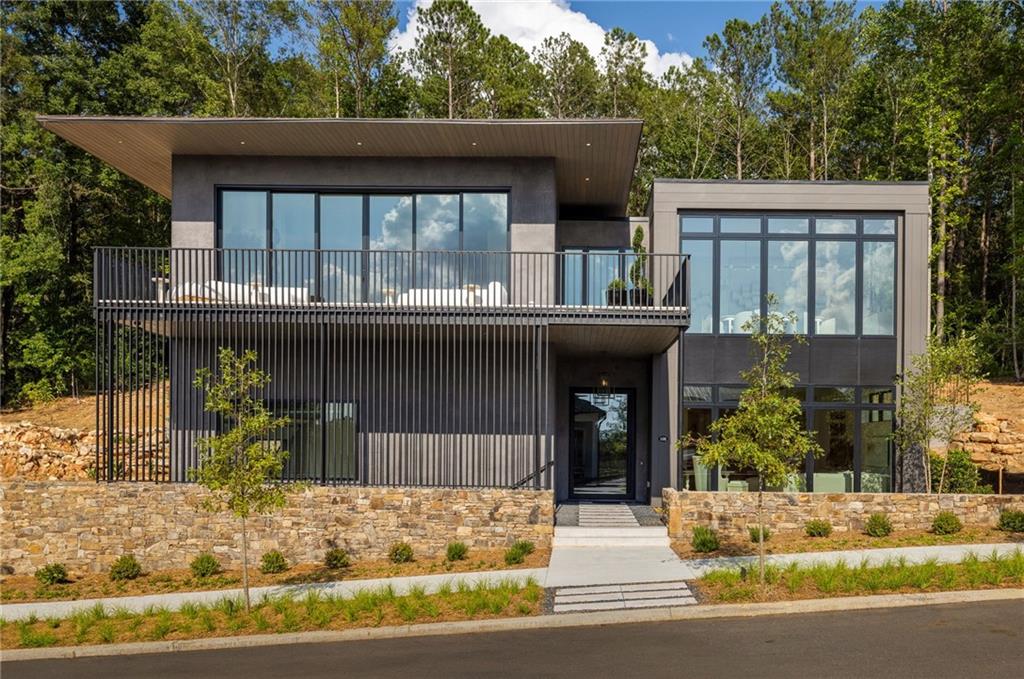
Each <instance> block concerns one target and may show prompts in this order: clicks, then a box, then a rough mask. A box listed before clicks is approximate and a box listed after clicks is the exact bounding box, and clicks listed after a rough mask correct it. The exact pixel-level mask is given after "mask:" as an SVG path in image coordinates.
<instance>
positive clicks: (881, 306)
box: [861, 242, 896, 335]
mask: <svg viewBox="0 0 1024 679" xmlns="http://www.w3.org/2000/svg"><path fill="white" fill-rule="evenodd" d="M895 257H896V247H895V244H894V243H872V242H866V243H864V298H863V300H862V301H861V304H862V305H863V314H864V334H865V335H891V334H892V333H893V326H894V321H893V316H894V314H893V299H894V296H893V293H894V285H893V283H894V280H893V277H894V276H893V272H894V271H895V266H896V262H895Z"/></svg>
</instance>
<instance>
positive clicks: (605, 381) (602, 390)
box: [597, 373, 612, 404]
mask: <svg viewBox="0 0 1024 679" xmlns="http://www.w3.org/2000/svg"><path fill="white" fill-rule="evenodd" d="M611 394H612V383H611V380H610V379H609V378H608V373H601V374H599V375H598V376H597V400H598V401H599V402H600V403H602V404H604V403H607V402H608V399H609V397H610V396H611Z"/></svg>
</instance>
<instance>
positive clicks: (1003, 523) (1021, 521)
mask: <svg viewBox="0 0 1024 679" xmlns="http://www.w3.org/2000/svg"><path fill="white" fill-rule="evenodd" d="M998 528H999V530H1005V531H1008V532H1010V533H1024V511H1018V510H1016V509H1007V510H1004V511H1003V513H1002V514H1000V515H999V526H998Z"/></svg>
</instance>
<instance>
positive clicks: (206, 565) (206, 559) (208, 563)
mask: <svg viewBox="0 0 1024 679" xmlns="http://www.w3.org/2000/svg"><path fill="white" fill-rule="evenodd" d="M188 567H189V568H191V569H192V575H194V576H195V577H197V578H208V577H210V576H211V575H216V574H217V573H220V561H217V557H215V556H214V555H213V554H210V553H209V552H203V553H202V554H200V555H199V556H197V557H196V558H194V559H192V563H190V564H189V565H188Z"/></svg>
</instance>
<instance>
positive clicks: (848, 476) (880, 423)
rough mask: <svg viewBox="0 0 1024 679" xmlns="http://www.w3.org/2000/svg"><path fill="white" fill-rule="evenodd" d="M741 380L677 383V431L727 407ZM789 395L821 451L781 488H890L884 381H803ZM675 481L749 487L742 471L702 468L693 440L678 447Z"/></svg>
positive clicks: (750, 477) (753, 482)
mask: <svg viewBox="0 0 1024 679" xmlns="http://www.w3.org/2000/svg"><path fill="white" fill-rule="evenodd" d="M743 389H744V387H742V386H740V385H719V386H713V385H706V384H687V385H684V387H683V431H684V433H693V434H695V435H702V434H704V433H706V432H707V431H708V430H709V427H710V426H711V423H712V422H714V421H715V420H716V419H718V418H720V417H728V416H729V415H730V414H731V413H732V412H734V411H735V409H736V406H737V403H738V401H739V397H740V394H741V393H742V392H743ZM793 395H794V396H795V397H796V398H799V399H800V401H801V403H802V406H803V411H804V418H803V421H802V422H801V424H802V425H803V426H804V427H805V428H806V429H807V430H808V431H812V432H814V436H815V439H816V441H817V442H818V444H819V445H820V446H821V447H822V449H823V450H824V454H823V455H822V456H821V457H819V458H817V459H815V460H812V461H810V462H808V464H807V465H806V468H805V469H803V470H801V472H800V473H799V474H797V475H795V476H794V477H793V478H792V479H791V480H790V481H789V482H787V483H786V484H785V485H784V487H782V488H772V489H770V490H787V491H799V490H808V489H810V490H812V491H813V492H818V493H830V492H861V491H863V492H888V491H891V490H893V474H894V472H895V452H894V448H893V443H892V440H891V437H892V432H893V423H894V422H893V421H894V417H895V408H896V406H895V402H894V398H893V397H894V392H893V389H892V387H886V386H879V387H851V386H833V387H814V388H810V387H804V386H798V387H795V388H794V390H793ZM678 455H679V457H678V464H679V483H680V484H681V487H682V488H688V489H690V490H756V489H757V476H756V475H754V474H751V473H750V472H749V471H744V470H735V471H733V472H730V471H728V470H721V469H718V470H715V469H706V468H704V467H702V466H701V465H700V459H699V457H698V456H697V454H696V448H695V447H694V446H687V447H684V448H682V449H680V450H679V451H678Z"/></svg>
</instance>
